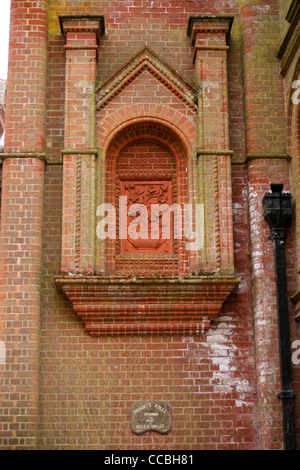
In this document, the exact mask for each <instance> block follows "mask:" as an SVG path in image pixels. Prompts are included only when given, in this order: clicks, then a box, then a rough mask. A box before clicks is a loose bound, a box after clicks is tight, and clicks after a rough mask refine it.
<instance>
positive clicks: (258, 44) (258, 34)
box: [240, 0, 289, 449]
mask: <svg viewBox="0 0 300 470" xmlns="http://www.w3.org/2000/svg"><path fill="white" fill-rule="evenodd" d="M240 13H241V25H242V40H243V60H244V66H243V70H244V84H245V111H246V130H247V151H248V155H247V161H248V181H249V183H248V184H249V214H250V236H251V265H252V295H253V318H254V329H255V351H256V373H257V405H258V433H259V438H260V445H261V448H262V449H278V448H279V449H280V448H282V447H283V434H282V412H281V403H280V400H278V399H277V398H276V395H277V393H279V392H280V388H281V384H280V366H279V345H278V324H277V299H276V284H275V266H274V251H273V246H272V242H271V241H270V240H269V239H268V237H269V235H270V229H269V227H268V226H267V223H266V222H265V220H264V218H263V210H262V199H263V196H264V194H265V193H266V192H267V191H269V189H270V184H271V183H282V184H284V189H285V190H289V169H288V163H287V161H286V156H285V153H286V147H285V145H286V144H285V142H286V122H285V116H284V102H283V99H284V95H283V82H282V79H281V77H280V73H279V64H278V61H277V60H276V53H277V51H278V50H279V42H280V37H279V34H278V31H279V24H278V21H279V11H278V2H274V1H271V0H269V1H264V2H263V5H262V2H261V1H259V0H243V1H241V2H240ZM272 50H273V51H274V54H272V53H271V51H272ZM270 83H271V84H272V86H270Z"/></svg>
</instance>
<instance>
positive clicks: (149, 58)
mask: <svg viewBox="0 0 300 470" xmlns="http://www.w3.org/2000/svg"><path fill="white" fill-rule="evenodd" d="M144 71H147V72H149V73H150V74H151V75H152V76H154V77H155V78H156V79H157V80H158V81H159V82H160V83H162V84H163V85H164V86H165V87H166V88H167V89H168V90H170V91H171V92H172V93H173V94H174V95H176V96H177V98H179V99H180V100H181V101H183V102H184V103H185V104H186V105H187V106H188V107H190V108H191V109H192V110H193V111H194V112H197V110H198V106H197V99H198V97H197V92H196V90H194V88H193V87H191V86H190V85H189V84H188V83H186V82H185V81H184V80H183V78H181V77H180V76H179V75H178V73H177V72H176V71H175V70H174V69H172V67H170V66H169V65H168V64H167V63H166V62H165V61H164V60H162V59H161V58H160V57H159V56H158V55H157V54H156V53H155V52H153V51H152V50H151V49H149V48H148V47H145V48H143V49H142V50H141V51H139V52H138V54H136V55H135V56H134V57H133V58H132V59H131V60H129V62H127V63H126V65H125V66H123V67H122V68H121V69H119V70H118V71H117V72H116V73H115V74H114V75H112V76H111V77H110V78H109V79H108V80H106V81H105V82H104V83H102V84H101V85H100V86H98V87H97V89H96V103H97V109H98V110H101V109H103V108H104V107H105V106H107V105H108V104H109V103H110V102H111V101H112V100H113V99H114V98H116V97H117V96H118V95H119V94H120V93H121V92H122V91H123V90H124V89H125V88H127V86H129V85H130V84H131V83H132V82H133V81H134V80H135V79H136V78H137V77H138V76H139V75H140V74H141V73H143V72H144Z"/></svg>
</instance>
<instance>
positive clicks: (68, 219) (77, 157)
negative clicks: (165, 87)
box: [61, 16, 104, 274]
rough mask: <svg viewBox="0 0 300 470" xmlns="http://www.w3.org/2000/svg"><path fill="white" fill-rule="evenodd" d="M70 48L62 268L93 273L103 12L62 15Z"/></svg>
mask: <svg viewBox="0 0 300 470" xmlns="http://www.w3.org/2000/svg"><path fill="white" fill-rule="evenodd" d="M61 26H62V33H63V35H64V37H65V50H66V82H65V83H66V91H65V149H64V150H63V152H62V153H63V156H64V188H63V239H62V272H63V273H69V274H70V273H71V274H73V273H81V274H93V273H94V258H95V249H94V246H95V234H96V228H95V220H96V208H95V162H96V157H97V150H95V96H94V93H95V80H96V62H97V51H98V45H99V40H100V37H101V35H102V34H103V33H104V19H103V17H93V16H88V17H79V18H77V17H62V18H61Z"/></svg>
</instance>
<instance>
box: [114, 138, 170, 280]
mask: <svg viewBox="0 0 300 470" xmlns="http://www.w3.org/2000/svg"><path fill="white" fill-rule="evenodd" d="M120 196H122V198H123V201H125V202H124V204H122V206H121V207H122V208H121V211H120V204H119V198H120ZM176 202H177V169H176V160H175V158H174V156H173V155H172V154H171V152H170V151H168V150H167V149H166V148H165V147H164V146H163V145H160V144H158V143H156V142H153V141H151V140H149V141H146V140H138V141H135V142H132V143H131V144H129V145H128V146H127V147H126V148H125V149H123V150H122V151H121V153H120V155H119V157H118V159H117V164H116V179H115V205H116V208H117V220H118V227H117V234H118V236H117V240H116V243H115V267H116V272H117V273H125V272H126V273H132V274H140V275H144V274H148V273H152V274H159V273H165V274H177V271H178V240H174V229H173V225H174V224H173V213H172V211H170V210H169V208H170V207H171V206H172V204H174V203H176ZM121 220H122V221H124V220H126V237H122V236H121V228H120V224H121V223H123V222H121Z"/></svg>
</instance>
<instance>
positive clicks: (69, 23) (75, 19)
mask: <svg viewBox="0 0 300 470" xmlns="http://www.w3.org/2000/svg"><path fill="white" fill-rule="evenodd" d="M59 22H60V28H61V32H62V35H63V36H64V38H66V33H68V32H94V33H96V36H97V42H98V44H99V42H100V38H101V37H102V36H104V34H105V20H104V15H100V16H99V15H79V16H78V15H76V16H70V15H69V16H60V17H59Z"/></svg>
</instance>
